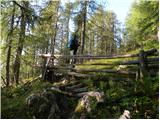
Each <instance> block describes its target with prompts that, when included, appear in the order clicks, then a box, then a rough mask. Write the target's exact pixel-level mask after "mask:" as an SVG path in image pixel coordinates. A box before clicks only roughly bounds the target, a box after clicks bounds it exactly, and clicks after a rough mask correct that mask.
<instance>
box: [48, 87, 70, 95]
mask: <svg viewBox="0 0 160 120" xmlns="http://www.w3.org/2000/svg"><path fill="white" fill-rule="evenodd" d="M47 90H51V91H55V92H58V93H61V94H64V95H68V96H73V94H72V93H70V92H65V91H62V90H60V89H59V88H57V87H51V88H49V89H47Z"/></svg>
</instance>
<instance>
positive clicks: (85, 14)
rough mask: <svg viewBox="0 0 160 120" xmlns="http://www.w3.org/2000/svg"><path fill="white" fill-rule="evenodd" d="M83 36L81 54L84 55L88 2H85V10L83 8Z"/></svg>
mask: <svg viewBox="0 0 160 120" xmlns="http://www.w3.org/2000/svg"><path fill="white" fill-rule="evenodd" d="M82 12H83V34H82V35H83V36H82V50H81V54H82V55H83V53H84V45H85V33H86V17H87V1H85V2H84V8H83V11H82Z"/></svg>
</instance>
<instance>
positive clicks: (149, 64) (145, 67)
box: [39, 49, 159, 91]
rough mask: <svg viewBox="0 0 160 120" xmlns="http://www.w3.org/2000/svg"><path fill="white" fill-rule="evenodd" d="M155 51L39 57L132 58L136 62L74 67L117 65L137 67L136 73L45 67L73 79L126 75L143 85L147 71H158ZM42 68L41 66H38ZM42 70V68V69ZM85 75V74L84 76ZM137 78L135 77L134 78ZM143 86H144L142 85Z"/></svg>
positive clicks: (44, 55) (46, 55) (43, 56)
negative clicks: (98, 75)
mask: <svg viewBox="0 0 160 120" xmlns="http://www.w3.org/2000/svg"><path fill="white" fill-rule="evenodd" d="M157 52H158V51H157V50H156V49H152V50H148V51H143V50H141V51H140V52H139V53H137V54H127V55H108V56H88V55H86V56H81V55H79V56H70V55H51V54H41V55H39V56H40V57H42V58H45V59H46V58H53V59H58V58H62V59H65V58H66V59H67V58H70V59H87V60H88V59H89V60H90V59H116V58H132V57H136V58H137V60H130V61H120V62H116V63H88V64H75V65H76V66H79V65H81V66H87V65H95V66H96V65H103V66H104V65H106V66H107V65H109V66H117V65H137V68H136V69H137V71H124V70H113V69H89V68H87V69H84V68H83V69H80V68H79V69H77V68H71V67H62V66H46V67H47V68H48V70H53V71H54V73H55V72H61V73H63V74H65V75H69V76H75V77H81V78H86V77H89V78H95V76H97V75H96V74H88V73H91V72H96V73H98V72H103V73H111V74H113V75H114V74H122V75H128V76H129V77H130V78H133V76H134V78H135V79H137V80H141V81H142V83H143V84H145V83H147V81H146V80H147V79H146V78H147V77H148V75H149V70H150V69H158V67H157V63H158V61H159V57H155V56H158V54H157ZM149 56H152V57H153V58H147V57H149ZM155 63H156V64H155ZM39 67H42V66H39ZM42 68H43V67H42ZM84 73H87V74H84ZM136 76H137V77H136ZM107 78H108V79H111V80H116V81H118V80H121V79H122V80H126V78H110V77H108V76H107ZM144 86H145V85H144ZM145 91H148V90H147V87H146V88H145Z"/></svg>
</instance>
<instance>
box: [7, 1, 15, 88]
mask: <svg viewBox="0 0 160 120" xmlns="http://www.w3.org/2000/svg"><path fill="white" fill-rule="evenodd" d="M14 14H15V4H14V3H13V11H12V17H11V25H10V32H9V33H8V37H7V40H8V50H7V63H6V86H9V84H10V57H11V44H12V38H11V36H12V34H13V25H14Z"/></svg>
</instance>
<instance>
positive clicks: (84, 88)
mask: <svg viewBox="0 0 160 120" xmlns="http://www.w3.org/2000/svg"><path fill="white" fill-rule="evenodd" d="M87 88H88V87H83V88H78V89H73V90H71V91H72V92H74V93H80V92H86V91H87Z"/></svg>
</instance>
